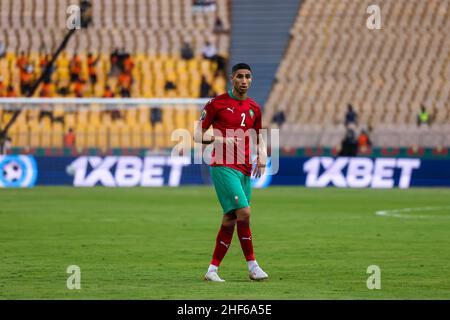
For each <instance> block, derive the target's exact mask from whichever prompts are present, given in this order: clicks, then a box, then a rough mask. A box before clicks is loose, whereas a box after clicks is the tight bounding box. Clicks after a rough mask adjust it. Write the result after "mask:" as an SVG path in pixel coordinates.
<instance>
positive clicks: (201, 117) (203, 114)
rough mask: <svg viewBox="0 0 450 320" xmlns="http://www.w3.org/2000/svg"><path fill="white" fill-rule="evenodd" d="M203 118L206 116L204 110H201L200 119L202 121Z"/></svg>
mask: <svg viewBox="0 0 450 320" xmlns="http://www.w3.org/2000/svg"><path fill="white" fill-rule="evenodd" d="M205 118H206V110H204V109H203V110H202V113H201V115H200V121H203V120H205Z"/></svg>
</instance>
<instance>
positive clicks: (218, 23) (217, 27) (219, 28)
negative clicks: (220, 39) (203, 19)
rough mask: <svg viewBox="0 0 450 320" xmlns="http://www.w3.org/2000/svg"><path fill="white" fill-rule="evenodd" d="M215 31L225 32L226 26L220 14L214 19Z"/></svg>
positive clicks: (217, 32)
mask: <svg viewBox="0 0 450 320" xmlns="http://www.w3.org/2000/svg"><path fill="white" fill-rule="evenodd" d="M213 32H214V33H216V34H220V33H225V32H226V30H225V27H224V25H223V22H222V19H220V17H219V16H217V17H216V20H215V21H214V29H213Z"/></svg>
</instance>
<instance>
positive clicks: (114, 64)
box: [109, 48, 120, 77]
mask: <svg viewBox="0 0 450 320" xmlns="http://www.w3.org/2000/svg"><path fill="white" fill-rule="evenodd" d="M109 63H110V65H111V69H110V71H109V75H110V76H113V77H115V76H117V75H118V74H119V72H120V68H119V49H117V48H116V49H114V51H113V52H111V55H110V56H109Z"/></svg>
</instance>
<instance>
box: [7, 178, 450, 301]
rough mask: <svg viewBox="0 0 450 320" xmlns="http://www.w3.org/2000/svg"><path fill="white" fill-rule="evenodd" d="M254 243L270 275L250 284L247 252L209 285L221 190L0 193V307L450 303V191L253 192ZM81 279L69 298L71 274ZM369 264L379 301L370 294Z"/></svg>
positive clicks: (234, 250)
mask: <svg viewBox="0 0 450 320" xmlns="http://www.w3.org/2000/svg"><path fill="white" fill-rule="evenodd" d="M252 200H253V201H252V232H253V239H254V247H255V253H256V257H257V259H258V261H259V262H260V265H261V266H262V267H263V269H264V270H265V271H266V272H267V273H268V274H269V275H270V279H269V280H267V281H263V282H251V281H250V280H249V279H248V277H247V271H246V263H245V260H244V258H243V255H242V252H241V249H240V245H239V241H238V239H237V237H236V234H235V237H234V240H233V244H232V246H231V247H230V250H229V252H228V254H227V256H226V257H225V259H224V261H223V262H222V265H221V268H220V275H221V276H222V277H223V278H224V279H226V282H225V283H221V284H218V283H207V282H204V281H203V280H202V278H203V274H204V272H205V271H206V268H207V266H208V264H209V261H210V258H211V254H212V251H213V246H214V241H215V236H216V233H217V231H218V229H219V224H220V219H221V213H220V212H221V209H220V208H219V204H218V201H217V199H216V195H215V193H214V189H213V188H212V187H182V188H130V189H115V188H102V187H98V188H89V189H84V188H70V187H36V188H33V189H26V190H19V189H8V190H0V203H1V206H0V299H449V298H450V269H449V268H448V265H449V262H450V236H449V235H450V232H449V230H450V208H441V209H437V208H436V209H432V210H430V211H412V212H410V213H409V217H407V218H397V217H390V216H388V217H382V216H376V215H375V211H377V210H384V209H400V208H417V207H427V206H433V207H442V206H449V205H450V190H446V189H409V190H399V189H396V190H371V189H361V190H355V189H335V188H328V189H306V188H296V187H271V188H269V189H265V190H254V191H253V199H252ZM69 265H78V266H79V267H80V268H81V290H68V289H67V287H66V280H67V278H68V276H69V274H67V273H66V268H67V267H68V266H69ZM369 265H378V266H379V267H380V269H381V290H369V289H368V288H367V286H366V280H367V278H368V277H369V274H367V273H366V270H367V267H368V266H369Z"/></svg>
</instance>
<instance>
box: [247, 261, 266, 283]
mask: <svg viewBox="0 0 450 320" xmlns="http://www.w3.org/2000/svg"><path fill="white" fill-rule="evenodd" d="M248 276H249V277H250V279H251V280H257V281H259V280H265V279H267V278H269V275H268V274H267V273H265V272H264V271H263V269H261V267H260V266H258V265H256V266H255V267H253V268H252V269H251V270H250V271H249V272H248Z"/></svg>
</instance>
